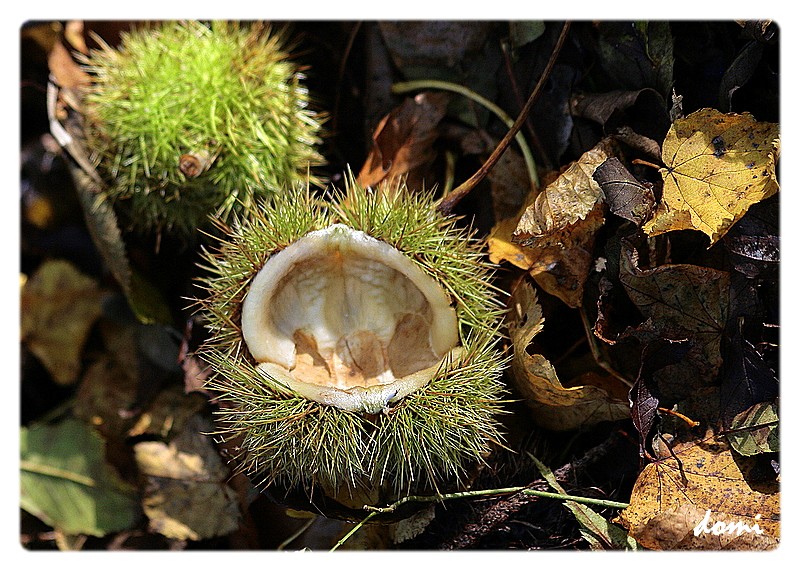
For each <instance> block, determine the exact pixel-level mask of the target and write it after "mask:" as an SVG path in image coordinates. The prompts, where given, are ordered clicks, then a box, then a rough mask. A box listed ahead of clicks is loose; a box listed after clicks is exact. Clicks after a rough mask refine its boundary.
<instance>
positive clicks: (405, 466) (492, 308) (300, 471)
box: [200, 179, 506, 494]
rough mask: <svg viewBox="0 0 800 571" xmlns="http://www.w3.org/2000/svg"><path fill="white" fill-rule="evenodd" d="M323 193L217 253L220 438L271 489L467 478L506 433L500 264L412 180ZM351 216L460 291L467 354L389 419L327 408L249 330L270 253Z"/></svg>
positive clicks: (289, 206) (256, 225)
mask: <svg viewBox="0 0 800 571" xmlns="http://www.w3.org/2000/svg"><path fill="white" fill-rule="evenodd" d="M328 198H329V199H328V200H318V199H315V198H313V197H312V196H311V194H310V193H309V192H308V190H303V189H300V188H296V189H295V190H294V191H293V192H291V193H287V194H285V195H282V196H279V197H276V199H275V200H274V201H273V202H271V203H270V204H268V205H264V206H262V207H261V208H260V209H258V210H255V211H253V212H252V213H250V215H249V216H248V218H247V219H243V220H241V221H237V222H235V223H233V224H232V225H231V226H230V227H229V228H228V229H227V238H225V239H224V241H223V243H222V244H221V246H220V248H219V250H218V251H217V252H214V253H212V252H207V253H206V255H205V257H206V262H207V265H206V267H207V269H208V270H209V271H210V277H208V278H206V279H205V280H204V281H203V285H204V288H205V289H206V291H207V297H206V298H205V299H204V300H201V302H200V303H201V305H202V307H203V308H204V309H205V311H206V314H207V315H208V319H209V325H210V329H211V332H212V339H211V340H210V342H209V343H207V344H206V346H205V347H204V348H203V349H202V351H201V356H202V357H203V358H204V359H205V360H206V361H207V362H208V363H209V364H210V365H211V369H212V371H213V375H212V376H211V377H210V379H209V381H208V383H207V386H208V388H209V389H210V390H211V391H213V392H214V393H215V394H217V395H219V401H220V403H221V407H220V410H219V411H218V418H217V420H218V427H219V434H220V436H222V437H223V438H226V439H230V440H236V442H237V452H236V454H237V460H238V464H239V466H240V468H241V469H242V470H243V471H244V472H246V473H247V474H249V475H250V476H251V478H252V479H253V480H254V481H255V482H256V483H258V484H260V485H269V484H272V483H278V484H280V485H282V486H286V487H296V486H301V487H304V488H306V489H307V490H309V491H310V490H311V489H312V488H314V487H315V486H319V487H321V488H322V489H323V490H325V491H326V492H328V493H339V492H341V491H342V490H353V489H355V488H358V487H361V486H379V487H382V488H386V489H390V490H392V492H393V493H394V494H400V493H403V492H411V491H412V490H419V489H439V487H440V486H442V485H446V486H449V485H453V484H455V485H458V484H459V483H460V482H461V481H462V479H463V478H464V477H465V475H466V474H467V471H468V470H469V469H470V468H471V467H473V466H474V465H475V464H476V463H477V462H481V461H483V459H484V458H485V457H486V455H487V454H488V453H490V451H491V449H492V447H493V446H494V445H495V444H496V443H499V442H500V441H501V440H502V438H501V436H500V433H499V423H498V421H497V416H498V415H499V414H500V413H501V412H502V400H501V399H502V397H503V395H504V389H503V386H502V383H501V381H500V377H501V375H502V371H503V369H504V367H505V365H506V359H505V358H504V356H503V352H502V348H501V347H500V346H499V340H500V338H501V333H500V331H499V328H500V323H501V315H502V312H503V307H502V306H501V304H500V303H499V301H498V299H497V294H498V293H499V292H498V291H497V290H496V289H495V288H494V286H493V285H492V283H491V278H492V271H493V270H492V267H491V266H490V265H489V264H488V263H487V262H486V261H485V259H484V257H483V254H482V252H481V250H480V248H479V247H478V243H477V242H476V241H475V240H473V239H472V238H471V237H470V232H469V231H468V230H464V229H462V228H460V227H459V226H458V225H457V221H456V220H455V219H453V218H445V217H442V216H441V215H440V214H438V213H437V212H436V210H435V208H434V207H433V202H432V198H431V195H430V194H425V193H411V192H408V191H407V189H405V187H404V186H401V187H400V188H394V189H392V191H391V192H373V191H372V190H371V189H364V188H361V187H360V186H359V185H357V184H356V183H355V182H354V181H353V180H352V179H350V180H348V184H347V186H346V188H345V190H344V191H343V192H340V191H335V190H334V191H332V193H331V196H330V197H328ZM331 224H345V225H347V226H349V227H351V228H354V229H357V230H360V231H363V232H365V233H366V234H368V235H370V236H372V237H373V238H375V239H378V240H381V241H383V242H385V243H387V244H389V245H391V246H392V247H394V248H396V249H397V250H399V251H400V252H403V253H404V254H406V255H407V256H408V258H409V259H410V260H412V261H413V263H414V264H416V266H417V267H419V268H420V269H421V270H422V272H424V274H425V275H427V276H429V277H430V278H431V279H433V280H435V281H436V282H437V283H438V284H439V285H440V286H441V287H442V288H443V289H444V290H445V291H446V292H447V294H448V295H449V296H450V297H451V298H452V300H453V304H454V307H455V311H456V314H457V317H458V335H459V345H460V348H461V350H460V351H459V352H458V353H457V354H453V355H452V356H450V357H448V358H446V359H444V360H443V362H442V364H441V366H439V367H438V368H437V370H436V372H435V373H434V374H433V376H432V378H431V379H430V381H429V382H428V383H427V384H426V385H425V386H424V387H422V388H420V389H418V390H415V391H414V392H411V393H410V394H408V395H406V396H405V397H404V398H402V399H401V400H399V401H398V402H395V403H390V405H389V406H387V407H386V408H384V410H383V411H381V412H380V413H378V414H363V413H359V412H353V411H348V410H342V409H340V408H337V407H333V406H326V405H323V404H320V403H318V402H315V401H313V400H310V399H308V398H304V397H302V396H300V395H298V394H296V393H293V392H292V391H290V390H287V388H286V387H285V386H283V385H281V384H280V383H278V382H273V381H271V379H270V378H268V377H266V376H264V375H263V374H260V373H259V371H258V370H257V368H256V367H257V362H256V361H255V359H253V357H252V355H251V354H250V353H249V351H248V349H247V345H246V343H245V342H244V340H243V337H242V332H241V306H242V302H243V300H244V298H245V296H246V294H247V291H248V287H249V285H250V283H251V281H252V280H253V278H254V276H255V275H256V274H257V273H258V271H259V270H260V269H261V268H262V267H263V266H264V264H265V263H266V262H267V260H268V259H269V258H270V256H272V255H274V254H275V253H276V252H279V251H281V250H283V249H285V248H286V247H287V246H289V245H290V244H292V243H294V242H295V241H297V240H298V239H300V238H301V237H303V236H305V235H307V234H308V233H309V232H312V231H315V230H320V229H322V228H326V227H328V226H330V225H331Z"/></svg>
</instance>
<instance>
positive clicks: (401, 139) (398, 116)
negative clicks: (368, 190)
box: [358, 93, 449, 190]
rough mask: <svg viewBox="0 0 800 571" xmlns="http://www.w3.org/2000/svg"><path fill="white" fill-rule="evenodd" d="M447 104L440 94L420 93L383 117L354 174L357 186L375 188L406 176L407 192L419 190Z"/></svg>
mask: <svg viewBox="0 0 800 571" xmlns="http://www.w3.org/2000/svg"><path fill="white" fill-rule="evenodd" d="M448 101H449V97H448V96H447V95H446V94H443V93H420V94H419V95H417V96H416V97H414V98H408V99H406V100H405V101H404V102H403V103H402V104H401V105H400V106H399V107H397V108H395V109H394V110H392V111H391V112H390V113H389V114H388V115H386V117H384V118H383V120H382V121H381V122H380V124H379V125H378V126H377V127H376V129H375V133H374V134H373V136H372V149H371V150H370V153H369V155H368V156H367V159H366V161H365V162H364V166H363V167H362V168H361V172H359V173H358V182H359V184H362V185H365V186H375V185H377V184H378V183H379V182H381V181H384V180H392V179H394V178H398V177H402V176H407V177H408V178H407V183H408V186H409V188H411V189H414V190H421V189H422V188H423V185H424V183H425V180H426V175H427V174H428V172H427V171H428V168H429V167H430V166H431V164H432V163H433V161H434V159H435V158H436V151H435V150H434V148H433V143H434V141H435V140H436V139H437V137H438V135H439V134H438V129H437V127H438V125H439V122H440V121H441V120H442V118H443V117H444V115H445V113H446V111H447V102H448ZM431 186H433V180H432V179H430V177H428V182H427V187H428V188H430V187H431Z"/></svg>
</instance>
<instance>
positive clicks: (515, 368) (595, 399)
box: [508, 282, 630, 430]
mask: <svg viewBox="0 0 800 571" xmlns="http://www.w3.org/2000/svg"><path fill="white" fill-rule="evenodd" d="M510 303H511V310H510V312H509V320H508V328H509V335H510V336H511V342H512V344H513V347H514V358H513V360H512V364H511V372H512V378H513V380H514V383H515V384H516V386H517V388H518V389H519V391H520V393H521V394H522V395H523V396H524V397H525V399H526V404H527V405H528V406H529V407H530V408H531V409H532V410H533V416H534V420H535V421H536V423H537V424H539V425H541V426H542V427H544V428H547V429H548V430H575V429H578V428H584V427H586V426H591V425H593V424H596V423H598V422H603V421H609V420H620V419H623V418H628V417H629V415H630V413H629V409H628V401H627V400H626V399H625V398H624V396H623V398H615V397H613V396H611V395H610V394H609V393H608V392H607V391H606V390H605V389H603V388H600V387H598V386H594V385H589V384H587V385H577V386H572V387H565V386H564V385H562V384H561V382H560V381H559V380H558V375H557V374H556V371H555V369H554V368H553V366H552V365H551V364H550V362H549V361H548V360H547V359H546V358H545V357H544V356H543V355H539V354H534V355H531V354H530V353H528V350H527V349H528V346H529V345H530V343H531V341H532V340H533V338H534V337H535V336H536V335H537V334H538V333H539V332H540V331H541V330H542V328H543V326H544V318H543V316H542V309H541V307H540V306H539V304H538V302H537V299H536V292H535V291H534V289H533V287H532V286H530V285H529V284H527V283H524V282H523V283H522V284H520V286H519V287H517V288H516V289H515V290H514V292H513V294H512V297H511V300H510ZM586 378H588V377H586Z"/></svg>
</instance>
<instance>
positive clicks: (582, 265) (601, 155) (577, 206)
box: [494, 139, 615, 307]
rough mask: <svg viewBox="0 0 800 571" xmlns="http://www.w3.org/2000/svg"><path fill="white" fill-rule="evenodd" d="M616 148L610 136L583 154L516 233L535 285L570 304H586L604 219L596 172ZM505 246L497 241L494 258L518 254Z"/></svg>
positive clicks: (549, 188)
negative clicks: (594, 174)
mask: <svg viewBox="0 0 800 571" xmlns="http://www.w3.org/2000/svg"><path fill="white" fill-rule="evenodd" d="M614 152H615V151H614V147H613V144H612V142H611V141H610V140H607V139H606V140H603V141H601V142H600V143H598V144H597V146H595V147H594V148H593V149H591V150H589V151H587V152H586V153H584V154H583V155H582V156H581V157H580V158H579V159H578V160H577V161H575V162H574V163H572V164H571V165H570V166H569V167H568V168H567V169H566V170H565V171H564V172H563V173H562V174H561V175H560V176H559V177H558V178H556V180H555V181H554V182H552V183H551V184H549V185H547V187H546V188H545V189H544V191H542V192H541V193H540V194H539V195H538V196H536V198H535V200H534V201H533V203H532V204H530V205H529V206H527V208H525V211H524V212H523V213H522V216H521V217H520V219H519V223H518V224H517V226H516V228H515V229H514V231H513V233H512V236H511V240H512V241H513V242H515V243H517V244H519V245H520V246H521V247H522V248H523V249H524V254H523V257H524V258H525V259H526V260H532V261H533V263H532V264H531V265H530V267H529V268H528V269H529V272H530V274H531V275H532V276H533V277H534V279H535V280H536V283H537V284H538V285H539V286H540V287H541V288H542V289H543V290H545V291H546V292H547V293H549V294H551V295H555V296H556V297H558V298H560V299H561V300H562V301H563V302H564V303H566V304H567V305H569V306H570V307H580V306H581V305H582V303H583V287H584V284H585V282H586V278H587V277H588V276H589V273H590V272H591V270H592V268H593V266H594V259H593V256H592V251H593V249H594V241H595V234H596V232H597V231H598V230H599V229H600V228H601V227H602V226H603V224H604V222H605V218H604V209H605V206H604V203H603V192H602V190H601V189H600V186H599V185H598V184H597V182H596V181H595V180H594V178H592V174H593V173H594V171H595V169H596V168H597V167H598V166H599V165H601V164H602V163H603V162H604V161H605V160H606V159H607V158H608V157H609V156H612V155H613V154H614ZM495 238H496V239H497V240H502V239H503V238H502V236H501V235H499V234H498V235H497V236H496V237H495ZM501 246H502V244H499V243H497V244H495V246H494V247H495V257H498V253H499V252H498V250H503V256H504V257H507V256H515V255H516V254H515V253H514V252H508V250H509V249H508V248H501ZM506 259H507V258H506ZM518 259H519V260H522V258H519V257H518Z"/></svg>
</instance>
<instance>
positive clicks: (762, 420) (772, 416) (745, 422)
mask: <svg viewBox="0 0 800 571" xmlns="http://www.w3.org/2000/svg"><path fill="white" fill-rule="evenodd" d="M728 442H730V443H731V446H732V447H733V449H734V450H736V452H738V453H739V454H741V455H742V456H754V455H755V454H761V453H763V452H779V451H780V440H779V438H778V401H777V399H776V400H775V401H774V402H760V403H757V404H754V405H753V406H751V407H750V408H748V409H747V410H745V411H743V412H741V413H739V414H737V415H736V417H735V418H734V419H733V422H732V423H731V432H730V433H729V434H728Z"/></svg>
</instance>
